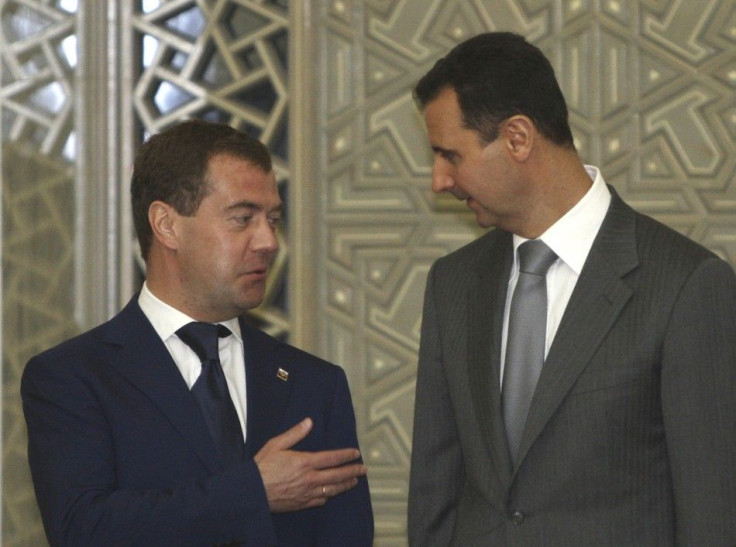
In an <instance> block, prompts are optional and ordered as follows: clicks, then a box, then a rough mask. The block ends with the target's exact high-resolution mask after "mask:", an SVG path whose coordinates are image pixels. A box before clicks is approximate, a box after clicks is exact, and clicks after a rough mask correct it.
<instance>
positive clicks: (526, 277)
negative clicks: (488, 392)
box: [502, 239, 557, 462]
mask: <svg viewBox="0 0 736 547" xmlns="http://www.w3.org/2000/svg"><path fill="white" fill-rule="evenodd" d="M518 250H519V279H518V281H517V283H516V289H514V295H513V297H512V299H511V307H510V310H509V328H508V336H507V339H506V361H505V365H504V373H503V388H502V399H503V420H504V425H505V426H506V436H507V439H508V444H509V453H510V454H511V459H512V460H513V461H514V462H515V461H516V457H517V453H518V451H519V444H520V443H521V436H522V434H523V433H524V425H525V424H526V417H527V414H528V413H529V405H530V404H531V400H532V396H533V395H534V389H535V388H536V386H537V380H539V375H540V373H541V372H542V365H543V364H544V347H545V338H546V331H547V278H546V275H547V270H548V269H549V267H550V266H551V265H552V263H553V262H554V261H555V260H556V259H557V255H556V254H555V253H554V251H552V249H550V248H549V247H547V245H546V244H545V243H544V242H543V241H542V240H539V239H533V240H530V241H526V242H524V243H522V244H521V245H520V246H519V249H518Z"/></svg>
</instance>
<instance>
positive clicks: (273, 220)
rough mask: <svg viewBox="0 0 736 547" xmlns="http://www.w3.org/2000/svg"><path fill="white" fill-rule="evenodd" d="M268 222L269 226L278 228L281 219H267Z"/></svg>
mask: <svg viewBox="0 0 736 547" xmlns="http://www.w3.org/2000/svg"><path fill="white" fill-rule="evenodd" d="M268 222H269V223H270V224H271V226H278V225H279V224H281V217H268Z"/></svg>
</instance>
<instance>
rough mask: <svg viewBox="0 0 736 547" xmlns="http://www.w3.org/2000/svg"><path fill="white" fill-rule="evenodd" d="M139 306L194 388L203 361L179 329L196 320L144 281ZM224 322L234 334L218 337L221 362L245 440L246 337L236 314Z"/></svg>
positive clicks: (190, 386)
mask: <svg viewBox="0 0 736 547" xmlns="http://www.w3.org/2000/svg"><path fill="white" fill-rule="evenodd" d="M138 305H139V306H140V307H141V310H143V313H144V314H145V315H146V317H147V318H148V320H149V321H150V322H151V324H152V325H153V328H154V329H155V330H156V333H157V334H158V335H159V337H160V338H161V340H163V342H164V344H165V345H166V348H167V349H168V350H169V353H170V354H171V357H172V359H174V363H176V366H177V367H178V368H179V372H181V375H182V377H183V378H184V381H185V382H186V383H187V386H188V387H189V389H192V386H193V385H194V382H196V381H197V378H199V375H200V373H201V372H202V363H201V361H200V360H199V357H197V354H196V353H194V350H193V349H192V348H190V347H189V346H188V345H186V344H185V343H184V342H182V341H181V339H180V338H179V337H178V336H177V335H176V331H177V330H179V329H180V328H181V327H183V326H184V325H186V324H187V323H191V322H192V321H195V319H192V318H191V317H189V316H188V315H186V314H184V313H182V312H180V311H179V310H177V309H175V308H172V307H171V306H169V305H168V304H166V303H165V302H163V301H162V300H160V299H159V298H157V297H156V296H155V295H154V294H153V293H152V292H151V291H150V289H149V288H148V285H147V284H146V283H145V282H144V283H143V288H142V289H141V293H140V295H139V297H138ZM221 324H222V325H225V326H226V327H227V328H228V329H230V332H232V333H233V334H232V336H227V337H226V338H220V339H219V352H220V363H221V365H222V371H223V372H224V373H225V379H226V380H227V389H228V391H229V392H230V397H231V398H232V400H233V403H234V404H235V411H236V412H237V413H238V419H239V420H240V427H241V428H242V429H243V439H245V435H246V428H245V424H246V423H247V422H246V409H247V408H248V407H247V406H246V386H245V356H244V353H243V337H242V334H241V332H240V323H239V322H238V319H237V317H236V318H233V319H229V320H227V321H223V322H222V323H221Z"/></svg>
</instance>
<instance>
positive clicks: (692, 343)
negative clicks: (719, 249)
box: [662, 259, 736, 546]
mask: <svg viewBox="0 0 736 547" xmlns="http://www.w3.org/2000/svg"><path fill="white" fill-rule="evenodd" d="M662 412H663V416H664V425H665V435H666V439H667V448H668V452H669V456H670V463H671V466H672V469H671V472H672V483H673V494H674V499H675V513H676V523H677V529H676V537H677V544H678V545H712V546H719V545H723V546H725V545H736V518H734V515H735V513H734V507H736V472H734V470H736V276H734V272H733V270H732V269H731V267H730V266H729V265H728V264H726V263H725V262H723V261H720V260H717V259H709V260H707V261H706V262H704V263H703V264H701V265H700V267H699V268H698V269H696V270H695V272H694V273H693V274H692V275H691V276H690V278H689V279H688V281H687V282H686V284H685V285H684V287H683V289H682V291H681V293H680V294H679V296H678V298H677V302H676V305H675V308H674V309H673V312H672V316H671V319H670V323H669V325H668V329H667V333H666V337H665V343H664V347H663V355H662Z"/></svg>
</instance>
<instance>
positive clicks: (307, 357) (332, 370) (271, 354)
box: [240, 317, 344, 376]
mask: <svg viewBox="0 0 736 547" xmlns="http://www.w3.org/2000/svg"><path fill="white" fill-rule="evenodd" d="M240 329H241V334H242V336H243V344H244V346H245V351H246V357H247V358H251V359H257V360H262V361H263V362H268V363H273V364H275V365H278V364H279V363H283V364H288V367H290V368H298V369H299V370H309V371H310V372H312V373H313V374H322V375H338V376H344V373H343V370H342V368H340V367H339V366H337V365H335V364H333V363H330V362H329V361H327V360H325V359H322V358H321V357H318V356H316V355H314V354H312V353H309V352H307V351H304V350H302V349H299V348H297V347H296V346H292V345H291V344H289V343H287V342H284V341H282V340H279V339H278V338H275V337H273V336H271V335H270V334H268V333H266V332H264V331H262V330H260V329H258V328H255V327H252V326H250V325H248V324H246V322H245V320H244V318H242V317H241V318H240Z"/></svg>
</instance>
